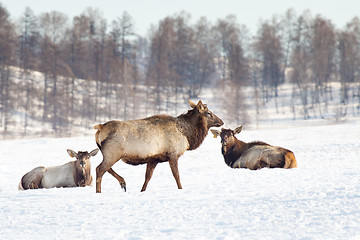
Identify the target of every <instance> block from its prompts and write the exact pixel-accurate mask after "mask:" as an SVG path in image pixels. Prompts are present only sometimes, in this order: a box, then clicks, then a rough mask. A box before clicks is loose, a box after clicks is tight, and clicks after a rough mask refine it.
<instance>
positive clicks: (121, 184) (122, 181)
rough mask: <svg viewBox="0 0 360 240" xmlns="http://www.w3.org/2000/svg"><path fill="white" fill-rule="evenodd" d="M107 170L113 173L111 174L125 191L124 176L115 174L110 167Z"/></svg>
mask: <svg viewBox="0 0 360 240" xmlns="http://www.w3.org/2000/svg"><path fill="white" fill-rule="evenodd" d="M108 172H109V173H110V174H111V175H113V176H114V177H115V178H116V179H117V180H118V181H119V183H120V186H121V188H123V189H124V191H125V192H126V183H125V180H124V178H123V177H121V176H120V175H119V174H117V173H116V172H115V171H114V170H113V169H112V168H110V169H109V170H108Z"/></svg>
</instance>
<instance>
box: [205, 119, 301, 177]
mask: <svg viewBox="0 0 360 240" xmlns="http://www.w3.org/2000/svg"><path fill="white" fill-rule="evenodd" d="M241 130H242V126H240V127H237V128H235V130H231V129H224V128H223V129H221V131H218V130H211V132H212V133H213V134H214V137H217V136H220V137H221V145H222V147H221V151H222V154H223V156H224V160H225V163H226V164H227V165H228V166H229V167H232V168H249V169H252V170H256V169H260V168H264V167H268V168H295V167H296V166H297V163H296V159H295V156H294V153H293V152H291V151H290V150H287V149H285V148H282V147H275V146H271V145H269V144H267V143H264V142H258V141H256V142H250V143H245V142H242V141H240V140H238V139H237V138H236V137H235V134H238V133H240V132H241Z"/></svg>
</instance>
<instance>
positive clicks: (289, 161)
mask: <svg viewBox="0 0 360 240" xmlns="http://www.w3.org/2000/svg"><path fill="white" fill-rule="evenodd" d="M296 167H297V162H296V159H295V155H294V153H293V152H291V151H289V152H287V153H286V154H285V166H284V168H296Z"/></svg>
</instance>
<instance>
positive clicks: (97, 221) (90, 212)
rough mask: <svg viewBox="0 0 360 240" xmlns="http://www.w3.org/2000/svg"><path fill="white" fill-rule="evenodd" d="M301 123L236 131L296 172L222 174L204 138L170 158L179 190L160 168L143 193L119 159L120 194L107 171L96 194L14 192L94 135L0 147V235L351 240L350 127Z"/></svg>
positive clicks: (358, 152) (357, 209)
mask: <svg viewBox="0 0 360 240" xmlns="http://www.w3.org/2000/svg"><path fill="white" fill-rule="evenodd" d="M307 124H308V126H293V127H289V126H287V127H286V126H284V124H283V123H281V125H280V124H276V123H273V124H272V127H269V128H268V129H260V130H249V129H246V128H244V130H243V132H241V133H240V134H239V135H238V138H239V139H242V140H244V141H253V140H262V141H265V142H268V143H270V144H273V145H277V146H282V147H285V148H288V149H290V150H292V151H293V152H294V153H295V156H296V158H297V161H298V168H296V169H290V170H285V169H262V170H258V171H251V170H247V169H231V168H229V167H228V166H227V165H226V164H225V163H224V160H223V157H222V155H221V151H220V139H219V138H217V139H215V138H213V137H212V136H210V134H211V133H210V134H209V135H208V137H207V138H206V139H205V141H204V143H203V144H202V145H201V146H200V148H198V149H196V150H194V151H188V152H186V153H185V154H184V155H183V156H182V157H181V158H180V159H179V171H180V179H181V183H182V186H183V189H182V190H178V189H177V187H176V183H175V180H174V178H173V176H172V174H171V171H170V167H169V165H168V164H167V163H161V164H159V165H158V166H157V168H156V169H155V171H154V175H153V177H152V179H151V181H150V182H149V185H148V188H147V190H146V192H143V193H141V192H140V189H141V186H142V184H143V181H144V175H145V167H146V166H145V165H140V166H131V165H127V164H125V163H123V162H121V161H119V162H118V163H116V164H115V165H114V170H115V171H116V172H117V173H118V174H120V175H121V176H123V177H124V178H125V181H126V183H127V192H124V191H123V190H122V189H121V188H120V185H119V184H118V182H117V180H116V179H115V178H113V177H112V176H111V175H110V174H105V175H104V177H103V183H102V193H101V194H96V193H95V182H94V184H93V186H91V187H85V188H58V189H56V188H54V189H40V190H27V191H18V190H17V186H18V183H19V181H20V179H21V177H22V176H23V175H24V174H25V173H26V172H28V171H30V170H32V169H33V168H34V167H37V166H40V165H43V166H54V165H61V164H64V163H66V162H68V161H70V160H72V159H71V158H70V157H69V156H68V154H67V152H66V149H67V148H71V149H73V150H75V151H79V150H87V151H90V150H93V149H94V148H96V144H95V141H94V136H93V135H92V136H89V137H79V138H63V139H33V140H8V141H0V159H1V160H0V226H1V227H0V239H360V223H359V220H360V122H359V121H357V120H354V121H351V122H346V123H342V124H338V125H322V126H321V125H319V126H315V125H313V126H311V124H312V122H311V121H308V122H307ZM232 127H235V126H232ZM101 160H102V155H101V153H99V154H98V155H96V156H95V157H93V158H92V175H93V177H94V179H95V168H96V166H97V165H98V164H99V163H100V162H101Z"/></svg>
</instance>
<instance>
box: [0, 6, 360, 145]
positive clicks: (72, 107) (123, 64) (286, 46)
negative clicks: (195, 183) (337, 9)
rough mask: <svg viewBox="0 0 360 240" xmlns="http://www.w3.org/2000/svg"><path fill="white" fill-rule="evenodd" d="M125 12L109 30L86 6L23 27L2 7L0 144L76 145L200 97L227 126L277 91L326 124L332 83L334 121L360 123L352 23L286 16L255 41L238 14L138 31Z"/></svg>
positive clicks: (357, 49)
mask: <svg viewBox="0 0 360 240" xmlns="http://www.w3.org/2000/svg"><path fill="white" fill-rule="evenodd" d="M134 29H135V20H134V19H133V18H132V17H131V16H130V15H129V14H128V13H127V12H126V11H124V12H122V13H121V14H120V15H119V17H118V18H117V19H114V20H113V21H112V22H108V21H107V20H106V19H105V18H104V16H102V14H101V13H100V11H99V10H98V9H93V8H86V9H84V11H83V13H82V14H80V15H79V16H75V17H74V18H72V19H69V18H68V16H67V15H66V14H64V13H61V12H57V11H52V12H46V13H41V14H40V15H35V14H34V13H33V11H32V10H31V8H29V7H26V8H25V9H24V12H23V15H22V16H21V17H20V18H19V19H12V17H11V13H9V12H8V11H7V9H6V8H5V7H4V6H3V5H2V4H1V3H0V134H1V138H3V139H6V138H12V137H14V136H15V137H16V136H28V135H29V134H30V135H31V134H32V135H33V136H35V135H36V134H34V132H33V131H29V128H31V127H34V125H37V127H38V128H39V129H41V130H40V131H39V133H37V135H39V136H72V135H74V132H73V131H72V129H74V128H75V127H76V126H86V127H88V128H91V127H92V126H93V125H94V123H98V122H101V121H107V120H110V119H120V120H126V119H133V118H138V117H145V116H149V115H152V114H159V113H165V114H176V115H178V114H180V113H182V109H183V106H184V103H185V102H186V100H187V99H188V98H194V99H196V98H198V97H199V96H201V94H202V92H203V91H204V89H206V88H210V89H214V95H215V94H216V96H217V98H219V99H221V101H220V102H221V104H222V106H223V109H224V113H225V116H222V117H223V118H224V120H225V121H233V122H240V121H243V122H244V121H245V119H246V118H247V117H246V116H247V109H248V107H249V104H253V103H248V102H247V101H246V99H247V98H248V96H247V94H246V92H245V91H244V89H245V88H251V89H253V90H254V91H253V92H254V96H255V98H256V100H257V101H256V102H257V103H258V104H259V105H260V106H263V105H266V103H267V102H268V101H269V100H271V99H274V98H275V99H276V98H278V97H279V94H281V93H279V91H278V88H279V86H281V84H283V83H291V84H292V85H293V89H292V98H293V99H297V100H298V101H299V102H300V103H301V106H302V111H301V115H300V116H299V114H298V115H297V117H301V118H303V119H309V118H324V117H325V115H326V114H325V113H326V112H327V111H328V107H329V104H330V100H332V99H333V98H334V96H333V91H332V87H331V83H332V82H337V83H339V84H340V86H341V87H340V97H339V102H338V104H341V105H342V106H343V108H342V112H341V113H340V114H341V115H344V116H345V115H346V114H350V113H349V111H347V105H348V104H349V103H350V102H351V103H355V104H356V106H357V107H356V111H352V112H351V114H353V115H356V116H359V115H360V76H359V75H360V20H359V18H358V17H356V16H354V17H353V18H352V19H349V22H348V23H347V25H346V26H345V27H343V28H341V29H338V28H336V27H335V25H334V24H333V23H332V22H331V20H330V19H326V18H325V17H324V16H321V15H315V16H312V14H311V13H310V11H305V12H303V13H301V14H300V15H298V14H297V13H296V12H295V11H294V10H293V9H289V10H288V11H286V12H285V13H283V14H280V15H273V17H272V18H271V19H268V20H262V21H261V22H260V23H259V26H258V29H257V30H256V34H254V35H252V34H251V33H250V31H249V29H248V28H247V26H245V25H242V24H241V23H239V22H238V21H237V19H236V17H235V16H234V15H229V16H227V17H226V18H224V19H218V20H217V21H216V22H210V21H209V20H208V19H207V18H206V17H202V18H200V19H196V20H193V19H192V18H191V15H190V14H189V13H187V12H179V13H178V14H175V15H173V16H168V17H166V18H164V19H162V20H160V21H159V22H158V23H157V24H155V25H151V26H150V25H149V31H148V34H147V36H140V35H139V34H137V33H136V32H135V31H134Z"/></svg>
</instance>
